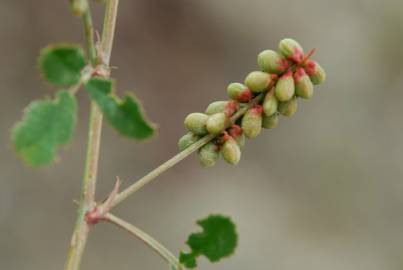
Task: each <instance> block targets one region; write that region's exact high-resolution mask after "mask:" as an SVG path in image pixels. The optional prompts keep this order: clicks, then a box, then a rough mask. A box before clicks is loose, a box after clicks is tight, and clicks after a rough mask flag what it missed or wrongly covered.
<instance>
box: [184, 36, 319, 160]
mask: <svg viewBox="0 0 403 270" xmlns="http://www.w3.org/2000/svg"><path fill="white" fill-rule="evenodd" d="M312 54H313V50H312V51H311V52H310V53H308V54H305V53H304V50H303V48H302V47H301V45H300V44H299V43H298V42H297V41H295V40H293V39H290V38H286V39H283V40H281V41H280V44H279V51H278V52H276V51H273V50H264V51H262V52H261V53H260V54H259V55H258V58H257V62H258V65H259V68H260V71H252V72H251V73H249V74H248V75H247V76H246V78H245V80H244V83H238V82H235V83H230V84H229V85H228V87H227V94H228V96H229V98H230V100H228V101H214V102H213V103H211V104H210V105H209V106H208V107H207V109H206V110H205V112H204V113H197V112H196V113H191V114H189V115H188V116H187V117H186V118H185V121H184V124H185V127H186V129H187V130H188V131H189V133H187V134H186V135H184V136H183V137H182V138H181V139H180V140H179V142H178V147H179V149H180V150H181V151H182V150H184V149H186V148H187V147H188V146H190V145H191V144H193V143H195V142H196V141H197V140H199V139H200V138H201V137H202V136H205V135H207V134H212V135H216V137H215V139H213V140H212V141H210V142H209V143H207V144H206V145H204V146H202V147H201V148H200V149H199V152H198V154H199V159H200V161H201V163H202V165H203V166H206V167H210V166H213V165H214V164H215V163H216V161H217V160H218V158H219V154H220V153H221V155H222V157H223V158H224V160H225V161H227V162H228V163H230V164H234V165H235V164H237V163H238V162H239V160H240V158H241V149H242V148H243V147H244V144H245V138H248V139H252V138H255V137H257V136H258V135H259V134H260V132H261V130H262V128H266V129H271V128H274V127H276V126H277V124H278V122H279V115H280V114H281V115H284V116H292V115H293V114H294V113H295V112H296V111H297V98H303V99H309V98H311V97H312V95H313V86H314V85H318V84H321V83H323V82H324V81H325V79H326V73H325V71H324V69H323V68H322V67H321V66H320V65H319V64H318V63H317V62H315V61H313V60H311V59H310V57H311V55H312ZM240 110H243V112H244V113H243V114H241V115H238V114H237V115H236V116H235V115H234V114H236V113H237V112H238V111H240ZM234 117H235V118H236V119H234Z"/></svg>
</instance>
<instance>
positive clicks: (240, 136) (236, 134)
mask: <svg viewBox="0 0 403 270" xmlns="http://www.w3.org/2000/svg"><path fill="white" fill-rule="evenodd" d="M228 134H229V135H230V136H231V137H232V138H234V139H235V141H236V142H237V143H238V144H239V147H240V148H241V149H242V148H243V147H244V146H245V141H246V139H245V134H244V133H243V130H242V128H241V127H240V126H238V125H232V126H231V127H230V128H229V129H228Z"/></svg>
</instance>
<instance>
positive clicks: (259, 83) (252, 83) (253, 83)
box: [245, 71, 272, 93]
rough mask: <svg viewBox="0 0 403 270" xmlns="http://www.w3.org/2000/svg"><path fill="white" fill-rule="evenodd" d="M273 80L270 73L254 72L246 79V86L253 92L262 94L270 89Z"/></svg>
mask: <svg viewBox="0 0 403 270" xmlns="http://www.w3.org/2000/svg"><path fill="white" fill-rule="evenodd" d="M271 81H272V78H271V76H270V74H269V73H266V72H262V71H252V72H251V73H249V74H248V76H246V78H245V85H246V86H247V87H248V88H249V89H250V90H251V91H252V92H253V93H260V92H263V91H265V90H267V89H268V87H269V85H270V84H271Z"/></svg>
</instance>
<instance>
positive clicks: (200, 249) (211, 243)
mask: <svg viewBox="0 0 403 270" xmlns="http://www.w3.org/2000/svg"><path fill="white" fill-rule="evenodd" d="M197 224H198V225H199V226H200V227H202V228H203V231H202V232H199V233H192V234H191V235H190V236H189V238H188V240H187V241H186V244H187V245H188V246H189V247H190V249H191V252H190V253H183V252H181V253H180V256H179V261H180V262H181V264H183V265H184V266H185V267H187V268H195V267H196V266H197V262H196V259H197V257H198V256H200V255H204V256H206V257H207V258H208V259H209V260H210V261H211V262H217V261H219V260H220V259H222V258H224V257H228V256H230V255H231V254H233V253H234V251H235V247H236V245H237V242H238V235H237V232H236V228H235V224H234V223H233V222H232V221H231V219H230V218H228V217H225V216H222V215H210V216H208V217H207V218H205V219H202V220H198V221H197Z"/></svg>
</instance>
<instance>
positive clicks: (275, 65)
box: [257, 50, 290, 74]
mask: <svg viewBox="0 0 403 270" xmlns="http://www.w3.org/2000/svg"><path fill="white" fill-rule="evenodd" d="M257 62H258V65H259V67H260V69H261V70H262V71H264V72H267V73H274V74H282V73H284V72H286V71H287V69H288V68H289V67H290V62H289V61H288V60H287V59H286V58H285V57H284V56H282V55H281V54H279V53H277V52H275V51H272V50H264V51H263V52H261V53H259V55H258V57H257Z"/></svg>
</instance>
